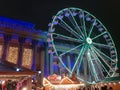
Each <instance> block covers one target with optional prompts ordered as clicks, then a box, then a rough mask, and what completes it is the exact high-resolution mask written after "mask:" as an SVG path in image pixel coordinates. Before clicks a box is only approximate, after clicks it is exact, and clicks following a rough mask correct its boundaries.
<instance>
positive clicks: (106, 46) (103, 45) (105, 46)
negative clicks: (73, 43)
mask: <svg viewBox="0 0 120 90" xmlns="http://www.w3.org/2000/svg"><path fill="white" fill-rule="evenodd" d="M93 45H95V46H99V47H102V48H108V49H110V47H111V46H110V45H106V44H101V43H95V42H93Z"/></svg>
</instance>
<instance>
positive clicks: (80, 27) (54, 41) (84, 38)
mask: <svg viewBox="0 0 120 90" xmlns="http://www.w3.org/2000/svg"><path fill="white" fill-rule="evenodd" d="M49 33H50V37H49V40H51V43H49V44H50V45H49V46H50V47H52V48H51V51H54V52H55V54H56V56H57V57H58V59H59V60H60V62H61V63H62V65H63V66H64V68H65V69H66V70H67V71H68V72H69V73H70V74H73V73H75V74H76V76H77V78H78V79H80V80H82V81H84V80H85V78H86V80H87V83H92V81H95V82H98V81H101V80H103V79H105V78H106V77H112V76H114V74H115V72H116V71H115V70H116V68H117V60H118V58H117V51H116V48H115V44H114V41H113V40H112V38H111V35H110V34H109V32H108V30H107V29H106V28H105V26H104V25H103V24H102V23H101V22H100V21H99V20H98V19H97V18H96V17H94V16H93V15H92V14H90V13H89V12H87V11H85V10H82V9H79V8H65V9H63V10H61V11H59V12H58V13H57V14H56V15H55V16H54V18H53V20H52V22H51V25H50V26H49ZM59 43H60V44H61V47H59V48H58V44H59ZM62 46H63V47H64V46H66V47H68V48H67V49H66V48H62ZM53 49H54V50H53ZM71 54H74V55H71ZM66 55H70V58H69V61H70V63H71V64H70V65H71V66H68V65H67V64H66V63H65V61H64V58H65V56H66ZM84 65H86V68H85V66H84ZM70 67H71V68H70ZM85 70H87V71H85ZM85 73H86V74H87V75H85ZM83 77H84V78H83Z"/></svg>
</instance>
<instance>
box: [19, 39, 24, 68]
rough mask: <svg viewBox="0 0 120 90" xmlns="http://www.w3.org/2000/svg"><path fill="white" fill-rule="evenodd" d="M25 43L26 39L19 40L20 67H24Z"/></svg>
mask: <svg viewBox="0 0 120 90" xmlns="http://www.w3.org/2000/svg"><path fill="white" fill-rule="evenodd" d="M24 42H25V38H19V55H18V66H21V65H22V53H23V44H24Z"/></svg>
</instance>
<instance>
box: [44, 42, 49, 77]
mask: <svg viewBox="0 0 120 90" xmlns="http://www.w3.org/2000/svg"><path fill="white" fill-rule="evenodd" d="M44 64H45V66H44V67H45V69H44V70H45V72H46V73H45V76H48V75H49V74H50V61H49V53H48V45H47V43H46V44H45V61H44Z"/></svg>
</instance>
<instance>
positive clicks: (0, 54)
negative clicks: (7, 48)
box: [0, 45, 3, 58]
mask: <svg viewBox="0 0 120 90" xmlns="http://www.w3.org/2000/svg"><path fill="white" fill-rule="evenodd" d="M2 54H3V45H0V58H2Z"/></svg>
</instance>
